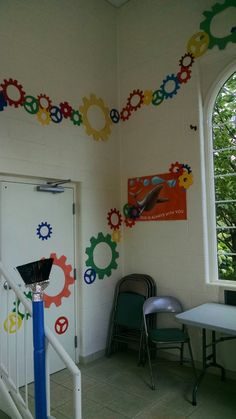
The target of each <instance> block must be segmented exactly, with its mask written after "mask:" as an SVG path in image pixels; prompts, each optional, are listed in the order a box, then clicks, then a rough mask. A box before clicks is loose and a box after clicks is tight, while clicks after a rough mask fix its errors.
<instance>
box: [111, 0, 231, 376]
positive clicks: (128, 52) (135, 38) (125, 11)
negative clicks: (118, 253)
mask: <svg viewBox="0 0 236 419" xmlns="http://www.w3.org/2000/svg"><path fill="white" fill-rule="evenodd" d="M215 3H216V2H215V1H214V0H200V1H199V0H192V1H189V0H181V1H180V0H177V1H176V0H165V1H161V0H145V1H139V0H131V1H130V2H129V3H127V5H125V6H124V7H123V8H121V9H120V10H119V19H118V43H119V67H118V68H119V72H118V73H119V82H120V83H119V86H120V89H119V96H120V103H121V107H122V106H125V104H126V100H127V98H128V96H129V94H130V93H131V92H132V91H133V89H141V90H145V89H152V90H156V89H158V88H159V87H160V85H161V84H162V80H163V79H165V78H166V76H167V75H169V74H172V73H174V74H176V73H177V72H178V71H179V60H180V58H181V57H182V56H183V55H184V54H185V52H186V45H187V42H188V40H189V39H190V38H191V37H192V35H193V34H194V33H196V32H198V31H199V30H200V22H201V21H203V20H204V19H205V18H204V16H203V15H202V13H203V11H204V10H211V7H212V6H213V5H214V4H215ZM234 11H235V9H234ZM231 17H232V9H231V12H230V13H228V14H224V16H223V21H221V23H220V19H218V26H217V30H219V32H218V33H220V32H221V33H222V31H220V28H221V25H222V24H223V23H225V22H227V23H228V32H227V33H223V36H224V35H228V33H230V29H231V27H232V26H233V24H232V19H231ZM230 25H231V26H230ZM212 30H213V29H212ZM216 33H217V32H216ZM221 36H222V34H221ZM233 59H235V44H228V45H227V47H226V48H225V49H223V50H219V49H218V47H216V46H215V47H214V48H213V49H212V50H208V51H207V52H206V53H205V55H203V56H202V57H199V58H198V59H196V60H195V63H194V64H193V66H192V76H191V80H190V81H189V82H188V83H186V85H184V84H183V86H182V87H181V88H180V89H179V90H178V93H177V95H176V96H174V97H173V98H172V99H167V100H165V101H164V102H163V103H162V104H161V105H159V106H157V107H155V106H152V105H149V106H143V107H142V108H141V109H140V110H137V112H135V113H133V114H132V115H131V117H130V119H129V120H128V121H127V122H124V123H123V124H122V130H121V150H122V155H121V166H122V174H121V176H122V201H123V203H125V202H127V179H128V178H130V177H136V176H145V175H152V174H158V173H166V172H168V171H169V167H170V164H171V163H172V162H176V161H179V162H182V163H187V164H189V165H190V166H191V168H192V171H193V176H194V184H193V185H192V186H191V187H190V188H189V189H188V191H187V212H188V219H187V221H160V222H155V221H154V222H137V223H136V225H135V226H134V227H133V228H132V229H126V230H125V241H124V268H125V273H128V272H131V271H139V272H145V273H148V274H150V275H151V276H153V277H154V278H155V279H156V281H157V291H158V293H159V294H162V295H165V294H172V295H175V296H176V297H179V298H180V299H181V301H182V302H183V304H184V307H185V308H190V307H193V306H196V305H198V304H201V303H204V302H207V301H222V296H223V291H222V290H219V289H218V288H217V287H214V286H212V285H207V284H206V272H205V266H204V235H205V234H206V231H204V224H203V217H204V215H203V210H202V199H203V185H204V183H205V173H204V171H203V161H202V156H201V145H200V144H201V140H200V133H201V132H203V128H204V127H203V120H202V118H201V111H202V105H203V104H204V100H205V98H206V96H207V93H208V91H209V89H210V88H211V85H212V84H213V83H214V80H215V78H217V77H218V75H219V73H220V72H222V71H223V69H224V67H225V66H227V65H228V64H229V63H230V62H232V61H233ZM202 101H203V102H202ZM190 124H192V125H197V126H198V130H197V131H196V132H195V131H193V130H191V129H190V127H189V126H190ZM191 334H192V338H193V343H194V355H195V358H197V359H201V358H200V356H201V352H200V347H201V340H200V331H199V330H194V329H192V330H191ZM224 347H225V348H226V345H224ZM233 349H234V350H235V342H231V343H230V344H229V345H228V347H227V348H226V350H225V351H223V349H221V348H219V353H220V358H221V359H222V362H223V363H224V364H225V366H226V367H227V368H229V369H232V370H236V360H235V358H232V357H230V356H229V353H230V352H229V351H231V350H233Z"/></svg>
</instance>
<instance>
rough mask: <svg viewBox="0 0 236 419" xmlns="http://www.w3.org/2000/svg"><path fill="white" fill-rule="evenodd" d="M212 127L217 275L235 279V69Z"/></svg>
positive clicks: (219, 100) (218, 103)
mask: <svg viewBox="0 0 236 419" xmlns="http://www.w3.org/2000/svg"><path fill="white" fill-rule="evenodd" d="M212 131H213V150H214V151H213V159H214V175H215V180H214V182H215V202H216V203H215V205H216V233H217V253H218V272H219V279H226V280H231V281H236V72H235V73H234V74H233V75H232V76H231V77H230V78H229V79H228V80H227V81H226V83H225V84H224V85H223V87H222V88H221V90H220V91H219V93H218V96H217V98H216V101H215V106H214V110H213V115H212Z"/></svg>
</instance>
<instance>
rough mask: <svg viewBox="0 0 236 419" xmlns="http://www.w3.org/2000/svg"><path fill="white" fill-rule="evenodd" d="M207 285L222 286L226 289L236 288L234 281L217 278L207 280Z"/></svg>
mask: <svg viewBox="0 0 236 419" xmlns="http://www.w3.org/2000/svg"><path fill="white" fill-rule="evenodd" d="M207 285H214V286H217V287H224V288H227V289H236V281H224V280H220V279H219V280H217V281H211V282H208V283H207Z"/></svg>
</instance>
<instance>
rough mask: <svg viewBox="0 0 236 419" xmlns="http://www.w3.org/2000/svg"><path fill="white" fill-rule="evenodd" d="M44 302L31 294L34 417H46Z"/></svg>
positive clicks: (43, 418)
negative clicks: (35, 298)
mask: <svg viewBox="0 0 236 419" xmlns="http://www.w3.org/2000/svg"><path fill="white" fill-rule="evenodd" d="M43 305H44V303H43V300H36V301H34V294H33V301H32V306H33V342H34V386H35V387H34V392H35V419H47V398H46V372H45V335H44V306H43Z"/></svg>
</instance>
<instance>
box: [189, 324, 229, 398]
mask: <svg viewBox="0 0 236 419" xmlns="http://www.w3.org/2000/svg"><path fill="white" fill-rule="evenodd" d="M222 340H224V339H220V340H218V341H217V340H216V332H215V331H212V332H211V343H210V344H209V345H207V341H206V329H202V372H201V374H200V375H199V377H198V378H197V380H196V381H195V384H194V387H193V392H192V405H193V406H196V405H197V391H198V388H199V385H200V382H201V381H202V379H203V377H204V375H205V372H206V369H207V368H209V367H217V368H220V370H221V380H222V381H224V379H225V369H224V368H223V367H222V365H220V364H218V363H217V361H216V345H217V343H218V342H221V341H222ZM209 347H210V348H211V353H210V354H209V355H207V348H209Z"/></svg>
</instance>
